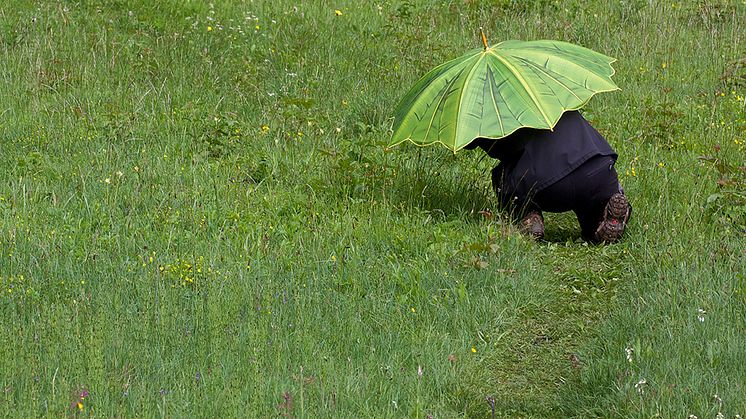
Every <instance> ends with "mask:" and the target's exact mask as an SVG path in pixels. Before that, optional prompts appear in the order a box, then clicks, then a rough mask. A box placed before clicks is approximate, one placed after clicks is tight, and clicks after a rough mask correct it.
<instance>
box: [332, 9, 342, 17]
mask: <svg viewBox="0 0 746 419" xmlns="http://www.w3.org/2000/svg"><path fill="white" fill-rule="evenodd" d="M334 14H335V15H337V16H342V11H341V10H335V11H334Z"/></svg>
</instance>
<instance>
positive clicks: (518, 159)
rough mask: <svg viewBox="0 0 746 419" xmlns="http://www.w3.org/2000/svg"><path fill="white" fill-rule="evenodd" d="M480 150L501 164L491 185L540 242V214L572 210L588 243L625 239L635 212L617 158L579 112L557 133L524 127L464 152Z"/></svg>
mask: <svg viewBox="0 0 746 419" xmlns="http://www.w3.org/2000/svg"><path fill="white" fill-rule="evenodd" d="M477 147H479V148H481V149H482V150H483V151H485V152H486V153H487V154H488V155H489V156H490V157H492V158H495V159H498V160H500V164H498V165H497V167H495V168H494V169H493V170H492V186H493V188H494V190H495V192H496V194H497V197H498V200H499V201H500V203H501V205H502V206H503V207H504V208H506V209H507V210H509V211H510V212H511V213H512V214H513V215H514V216H516V218H518V219H520V228H521V230H522V231H524V232H526V233H527V234H529V235H531V236H533V237H535V238H537V239H542V238H543V237H544V217H543V216H542V212H565V211H573V212H574V213H575V215H576V216H577V218H578V222H579V223H580V228H581V231H582V236H583V238H584V239H585V240H588V241H591V242H594V243H604V242H605V243H612V242H616V241H618V240H619V239H620V238H621V237H622V234H623V233H624V230H625V228H626V226H627V222H628V221H629V218H630V215H631V212H632V207H631V206H630V204H629V202H628V200H627V197H626V196H625V195H624V191H623V190H622V187H621V185H620V184H619V179H618V177H617V173H616V170H615V169H614V163H615V162H616V159H617V154H616V152H614V150H612V148H611V146H610V145H609V143H608V142H606V140H605V139H604V138H603V137H602V136H601V134H599V133H598V131H596V130H595V129H594V128H593V127H592V126H591V125H590V124H589V123H588V121H586V120H585V119H584V118H583V116H582V115H581V114H580V113H579V112H577V111H570V112H565V113H564V114H563V115H562V117H561V118H560V120H559V121H558V122H557V124H556V125H555V127H554V129H553V130H542V129H533V128H521V129H519V130H517V131H516V132H514V133H513V134H511V135H509V136H507V137H505V138H502V139H499V140H492V139H486V138H478V139H475V140H474V141H472V142H471V143H469V144H468V145H467V146H466V147H464V148H466V149H475V148H477Z"/></svg>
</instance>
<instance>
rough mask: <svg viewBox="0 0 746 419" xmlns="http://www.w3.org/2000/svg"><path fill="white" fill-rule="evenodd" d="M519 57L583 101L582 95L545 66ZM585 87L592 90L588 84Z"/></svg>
mask: <svg viewBox="0 0 746 419" xmlns="http://www.w3.org/2000/svg"><path fill="white" fill-rule="evenodd" d="M518 59H519V60H521V61H522V62H523V63H524V64H526V65H528V66H529V67H533V68H535V69H536V70H538V71H541V72H542V73H544V75H546V76H547V77H549V78H550V79H552V80H554V81H555V82H556V83H557V84H559V85H560V86H562V87H564V88H565V89H567V91H568V92H570V94H572V95H573V96H575V98H576V99H578V100H580V101H582V100H583V99H581V98H580V96H578V95H576V94H575V92H573V91H572V89H570V88H569V87H568V86H566V85H565V84H564V83H562V82H561V81H559V79H557V78H555V77H553V76H552V75H551V74H549V72H548V71H546V70H545V69H544V68H543V67H542V66H540V65H537V64H536V63H534V62H532V61H528V60H525V59H522V58H518ZM584 87H585V88H586V89H587V90H591V89H588V87H587V86H584Z"/></svg>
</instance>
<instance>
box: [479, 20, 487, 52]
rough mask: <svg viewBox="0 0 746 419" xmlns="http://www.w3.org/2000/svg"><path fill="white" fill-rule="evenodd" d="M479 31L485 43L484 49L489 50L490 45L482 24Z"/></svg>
mask: <svg viewBox="0 0 746 419" xmlns="http://www.w3.org/2000/svg"><path fill="white" fill-rule="evenodd" d="M479 33H480V34H482V44H484V50H485V51H487V48H489V45H487V37H486V36H485V35H484V30H483V29H482V27H481V26H480V27H479Z"/></svg>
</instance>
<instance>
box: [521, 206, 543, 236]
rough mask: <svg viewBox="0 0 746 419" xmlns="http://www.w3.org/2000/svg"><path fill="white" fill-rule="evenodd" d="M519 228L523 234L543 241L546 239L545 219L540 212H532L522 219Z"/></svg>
mask: <svg viewBox="0 0 746 419" xmlns="http://www.w3.org/2000/svg"><path fill="white" fill-rule="evenodd" d="M518 228H519V230H521V232H522V233H524V234H528V235H529V236H531V237H533V238H534V239H536V240H541V239H543V238H544V217H542V216H541V212H539V211H531V212H529V213H528V214H526V216H525V217H523V218H522V219H521V221H520V225H519V226H518Z"/></svg>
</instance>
